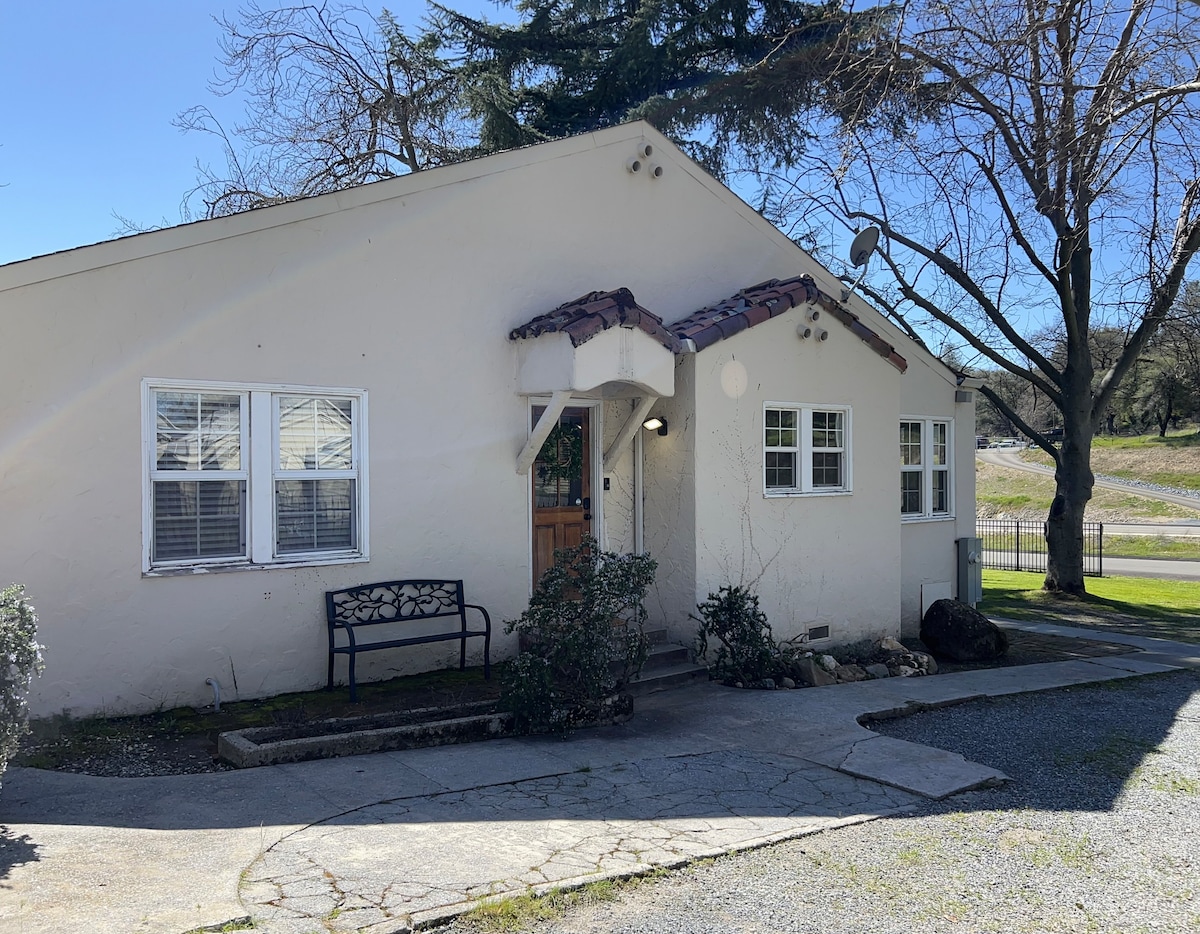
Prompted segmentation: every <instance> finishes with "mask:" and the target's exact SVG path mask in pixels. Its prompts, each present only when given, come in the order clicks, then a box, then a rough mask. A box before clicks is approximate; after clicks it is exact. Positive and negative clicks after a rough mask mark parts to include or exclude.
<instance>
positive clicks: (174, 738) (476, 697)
mask: <svg viewBox="0 0 1200 934" xmlns="http://www.w3.org/2000/svg"><path fill="white" fill-rule="evenodd" d="M1089 622H1090V621H1089ZM1008 634H1009V651H1008V654H1007V655H1006V656H1005V657H1003V658H1001V659H997V660H996V661H994V662H985V663H978V664H971V665H963V664H955V663H951V662H939V667H940V670H941V671H942V672H944V673H951V672H956V671H970V670H974V669H980V668H1000V667H1008V666H1012V665H1035V664H1040V663H1042V662H1055V661H1069V660H1072V659H1081V658H1096V657H1102V656H1106V655H1121V654H1125V653H1127V652H1128V651H1129V649H1128V648H1127V647H1126V646H1121V645H1113V644H1111V643H1106V642H1097V641H1092V640H1086V639H1072V638H1067V637H1062V636H1050V635H1040V634H1036V633H1027V632H1021V631H1020V630H1008ZM903 641H904V644H905V645H906V646H907V647H908V648H910V649H916V650H918V651H926V649H925V647H924V645H923V644H922V643H921V641H920V640H919V639H916V638H912V637H908V638H905V639H904V640H903ZM498 695H499V687H498V684H497V682H496V681H495V679H493V680H492V681H490V682H489V681H484V680H483V679H482V676H481V675H480V674H479V673H477V672H476V673H471V672H468V673H466V674H465V675H464V674H462V673H460V672H457V671H454V672H434V673H432V674H429V675H418V676H414V677H412V678H397V679H394V680H393V681H389V682H382V683H379V684H366V685H360V686H359V696H360V698H361V700H360V702H359V703H357V704H351V703H350V701H349V698H348V697H347V696H346V690H345V688H338V689H336V690H335V691H333V692H330V693H328V694H327V693H326V692H324V691H318V692H308V693H305V694H298V695H283V696H281V697H277V698H270V699H267V700H264V701H253V702H243V703H239V704H231V705H227V706H225V707H223V708H222V711H221V713H220V714H215V713H212V712H207V713H205V712H200V711H196V710H193V709H191V708H181V709H178V710H172V711H167V712H164V713H159V714H151V715H147V716H142V717H118V718H111V719H103V718H96V719H92V720H74V721H40V722H36V723H34V724H33V726H34V732H33V733H32V734H30V735H29V736H27V737H25V740H24V741H23V743H22V746H21V752H20V754H19V755H18V756H17V758H16V759H14V760H13V763H12V764H13V765H19V766H27V767H33V768H46V769H53V770H56V771H61V772H77V773H82V774H85V775H101V776H113V777H122V778H140V777H146V776H155V775H183V774H189V773H196V772H223V771H227V770H229V769H231V768H232V767H231V766H229V765H227V764H225V763H223V762H221V761H220V760H218V759H217V758H216V753H217V734H218V733H221V732H224V731H226V730H236V729H243V728H246V727H250V726H273V727H275V728H277V730H278V733H279V735H280V736H299V735H304V734H306V733H311V732H312V724H314V723H316V722H318V721H324V720H329V719H335V718H361V717H363V716H372V717H376V718H379V717H382V718H384V719H387V720H388V721H389V722H393V723H396V724H399V723H414V722H421V720H420V719H418V718H417V717H415V716H414V715H413V711H414V710H418V709H421V710H422V711H425V710H429V709H431V708H432V709H435V710H437V709H445V708H461V707H462V706H463V705H466V704H472V703H483V702H488V701H495V700H496V698H497V697H498ZM432 716H433V714H432V713H430V714H429V715H428V716H425V714H424V713H423V714H422V717H423V718H424V719H426V720H427V719H430V718H432Z"/></svg>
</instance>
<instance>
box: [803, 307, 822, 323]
mask: <svg viewBox="0 0 1200 934" xmlns="http://www.w3.org/2000/svg"><path fill="white" fill-rule="evenodd" d="M804 317H806V318H807V319H808V320H809V321H820V320H821V310H820V309H819V308H812V309H809V310H808V311H806V312H805V313H804Z"/></svg>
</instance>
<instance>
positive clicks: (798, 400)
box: [695, 308, 905, 644]
mask: <svg viewBox="0 0 1200 934" xmlns="http://www.w3.org/2000/svg"><path fill="white" fill-rule="evenodd" d="M802 320H803V311H802V309H799V308H797V309H793V310H791V311H789V312H787V313H785V314H783V315H780V316H779V317H777V318H774V319H772V320H770V321H767V322H764V323H763V324H760V325H758V326H757V327H755V328H752V329H750V330H747V331H744V332H742V333H741V334H738V335H737V336H736V337H735V338H733V339H730V340H725V341H722V342H720V343H718V344H716V345H714V346H712V347H710V348H708V349H706V350H704V351H701V352H700V353H699V354H698V355H697V358H696V364H695V367H696V391H695V395H696V442H695V444H696V459H697V462H698V464H702V465H704V468H703V469H698V470H697V478H696V539H697V543H698V544H697V562H696V565H697V572H696V574H697V580H696V593H697V598H698V599H703V597H704V596H705V595H706V594H707V593H708V592H709V591H711V590H716V589H717V588H718V587H719V586H721V585H723V584H747V585H753V586H754V588H755V589H756V590H757V592H758V593H759V595H760V600H761V606H762V608H763V610H764V611H765V612H766V614H767V617H768V619H769V620H770V622H771V626H772V629H773V631H774V633H775V635H776V637H777V638H791V637H793V636H796V635H799V634H801V633H804V632H806V631H807V630H808V629H809V628H811V627H813V626H829V628H830V634H829V641H828V643H824V644H831V643H846V642H852V641H854V640H856V639H859V638H864V637H868V636H877V635H882V634H884V633H895V632H896V631H897V630H898V618H899V592H900V555H899V534H900V531H899V522H898V510H897V505H896V500H897V495H896V492H895V486H896V481H895V479H894V477H893V461H894V458H893V457H891V456H880V451H881V447H882V449H883V450H884V451H886V452H887V453H888V454H889V455H890V453H891V450H892V447H893V444H892V439H893V438H894V437H895V435H896V431H897V428H896V423H897V415H898V408H897V400H898V397H899V389H900V383H901V381H902V380H903V379H904V378H905V377H903V376H901V374H900V373H899V372H898V371H897V370H896V369H894V368H893V367H892V366H891V365H889V364H888V363H887V362H886V361H884V360H883V359H882V358H880V357H879V356H878V355H877V354H875V353H873V352H872V351H871V350H870V349H868V348H867V347H866V346H865V345H864V344H863V343H862V342H861V341H859V340H858V339H857V338H856V337H854V336H853V335H852V334H851V333H849V332H848V331H846V330H845V329H843V328H842V327H840V326H838V325H834V326H833V327H832V328H831V329H830V334H829V339H828V341H826V342H824V343H819V342H816V341H813V340H811V339H810V340H807V341H802V340H800V339H799V338H798V337H797V335H796V326H797V324H799V323H800V322H801V321H802ZM766 402H773V403H782V404H796V405H802V406H810V405H811V406H815V407H818V408H820V407H821V406H849V407H850V408H851V423H850V442H849V447H850V463H851V467H852V492H850V493H846V494H829V495H818V494H803V495H794V496H770V497H768V496H764V494H763V475H762V471H763V467H762V465H763V408H764V403H766Z"/></svg>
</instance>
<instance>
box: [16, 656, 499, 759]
mask: <svg viewBox="0 0 1200 934" xmlns="http://www.w3.org/2000/svg"><path fill="white" fill-rule="evenodd" d="M358 694H359V702H358V703H354V704H352V703H351V702H350V698H349V696H348V691H347V689H346V688H345V687H337V688H335V689H334V690H333V691H329V692H326V691H307V692H304V693H300V694H284V695H280V696H278V697H272V698H266V699H264V700H259V701H242V702H237V703H232V704H224V705H222V707H221V711H220V713H214V712H212V711H211V710H207V711H205V710H195V709H193V708H191V707H181V708H177V709H175V710H168V711H163V712H161V713H155V714H147V715H145V716H140V717H109V718H104V717H96V718H92V719H88V720H68V719H64V718H53V719H49V720H40V721H34V722H33V723H32V724H31V727H32V730H31V732H30V733H29V734H28V735H27V736H26V737H25V738H24V739H23V740H22V743H21V749H20V752H19V753H18V755H17V756H16V757H15V758H14V759H13V760H12V764H13V765H17V766H26V767H30V768H43V769H52V770H55V771H60V772H78V773H82V774H85V775H102V776H114V777H121V778H140V777H146V776H154V775H184V774H189V773H195V772H223V771H226V770H228V769H230V768H231V766H228V765H226V764H225V763H223V762H221V761H220V760H218V759H217V758H216V755H217V735H218V734H219V733H223V732H225V731H228V730H239V729H245V728H247V727H256V726H268V727H277V728H279V729H281V730H285V731H286V730H290V729H300V730H302V729H303V728H304V725H306V724H310V723H314V722H317V721H322V720H331V719H343V718H350V717H362V716H368V715H384V716H386V715H393V716H396V717H399V718H405V717H407V718H409V720H410V721H411V711H413V710H417V709H429V708H446V707H455V706H459V705H462V704H467V703H473V702H487V701H495V700H496V699H497V698H498V697H499V694H500V686H499V681H498V679H497V678H496V677H495V676H493V678H492V679H491V680H490V681H485V680H484V679H483V674H482V672H481V671H480V670H471V669H468V670H467V671H465V672H460V671H457V670H453V671H439V672H430V673H427V674H422V675H413V676H410V677H404V678H394V679H392V680H390V681H384V682H379V683H375V684H364V685H359V689H358Z"/></svg>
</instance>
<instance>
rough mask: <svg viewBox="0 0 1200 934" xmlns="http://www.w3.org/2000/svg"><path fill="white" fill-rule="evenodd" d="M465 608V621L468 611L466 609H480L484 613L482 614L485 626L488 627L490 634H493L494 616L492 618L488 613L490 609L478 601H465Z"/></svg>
mask: <svg viewBox="0 0 1200 934" xmlns="http://www.w3.org/2000/svg"><path fill="white" fill-rule="evenodd" d="M463 610H464V614H463V615H464V622H465V621H466V619H465V617H466V613H465V611H466V610H478V611H479V612H480V613H482V614H483V624H484V626H485V627H487V631H488V634H489V635H490V634H491V632H492V618H491V617H490V616H489V615H488V611H487V610H485V609H484V608H483V607H481V606H480V605H479V604H478V603H464V604H463Z"/></svg>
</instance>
